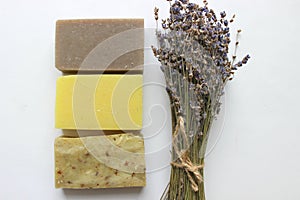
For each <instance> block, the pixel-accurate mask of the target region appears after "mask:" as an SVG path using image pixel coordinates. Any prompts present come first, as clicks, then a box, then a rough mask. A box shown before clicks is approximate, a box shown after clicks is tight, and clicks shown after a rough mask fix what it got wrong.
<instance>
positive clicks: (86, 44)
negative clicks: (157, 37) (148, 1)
mask: <svg viewBox="0 0 300 200" xmlns="http://www.w3.org/2000/svg"><path fill="white" fill-rule="evenodd" d="M143 27H144V21H143V20H142V19H82V20H58V21H57V23H56V44H55V65H56V68H57V69H58V70H60V71H62V72H63V73H65V75H66V74H69V75H66V76H62V77H60V78H58V80H57V87H56V108H55V126H56V128H60V129H63V134H64V135H63V136H61V137H58V138H57V139H56V141H55V186H56V187H57V188H70V189H85V188H116V187H143V186H145V182H146V181H145V158H144V142H143V138H142V137H141V136H140V130H141V129H142V106H143V105H142V98H143V94H142V82H143V76H142V73H143V64H144V51H143V48H144V31H143ZM81 72H82V73H81ZM102 72H103V73H102ZM74 73H77V75H70V74H74ZM125 133H126V134H125ZM106 134H107V135H106ZM79 136H81V137H79ZM82 136H84V137H82Z"/></svg>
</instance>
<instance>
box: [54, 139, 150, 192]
mask: <svg viewBox="0 0 300 200" xmlns="http://www.w3.org/2000/svg"><path fill="white" fill-rule="evenodd" d="M124 156H125V158H124ZM55 158H56V162H55V165H56V168H55V185H56V187H57V188H73V189H83V188H109V187H113V188H116V187H136V186H139V187H140V186H145V173H144V170H145V161H144V142H143V139H142V138H141V137H140V136H135V135H131V134H117V135H109V136H93V137H82V138H65V137H59V138H57V139H56V141H55Z"/></svg>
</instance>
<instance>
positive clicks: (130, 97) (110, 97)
mask: <svg viewBox="0 0 300 200" xmlns="http://www.w3.org/2000/svg"><path fill="white" fill-rule="evenodd" d="M142 83H143V76H142V75H108V74H105V75H70V76H63V77H60V78H58V80H57V87H56V110H55V126H56V128H60V129H80V130H124V131H127V130H140V129H141V128H142V106H143V105H142V99H143V93H142Z"/></svg>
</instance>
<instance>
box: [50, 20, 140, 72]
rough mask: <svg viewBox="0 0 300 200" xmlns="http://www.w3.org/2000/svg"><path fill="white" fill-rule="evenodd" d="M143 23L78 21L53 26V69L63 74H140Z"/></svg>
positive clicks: (138, 21)
mask: <svg viewBox="0 0 300 200" xmlns="http://www.w3.org/2000/svg"><path fill="white" fill-rule="evenodd" d="M143 28H144V20H143V19H79V20H58V21H57V22H56V44H55V65H56V68H58V69H59V70H61V71H63V72H78V71H90V72H95V71H109V72H115V73H123V72H128V71H138V72H139V71H141V70H142V69H143V63H144V50H143V48H144V30H143Z"/></svg>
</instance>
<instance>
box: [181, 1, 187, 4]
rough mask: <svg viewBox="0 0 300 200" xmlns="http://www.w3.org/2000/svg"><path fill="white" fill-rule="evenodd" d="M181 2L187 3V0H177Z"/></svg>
mask: <svg viewBox="0 0 300 200" xmlns="http://www.w3.org/2000/svg"><path fill="white" fill-rule="evenodd" d="M179 1H180V2H181V3H183V4H187V3H188V0H179Z"/></svg>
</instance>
